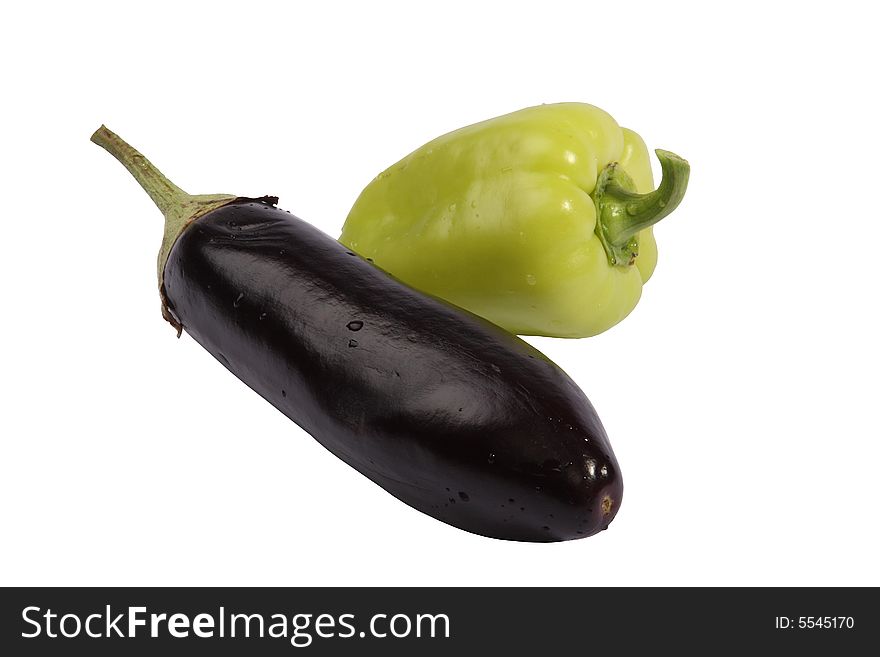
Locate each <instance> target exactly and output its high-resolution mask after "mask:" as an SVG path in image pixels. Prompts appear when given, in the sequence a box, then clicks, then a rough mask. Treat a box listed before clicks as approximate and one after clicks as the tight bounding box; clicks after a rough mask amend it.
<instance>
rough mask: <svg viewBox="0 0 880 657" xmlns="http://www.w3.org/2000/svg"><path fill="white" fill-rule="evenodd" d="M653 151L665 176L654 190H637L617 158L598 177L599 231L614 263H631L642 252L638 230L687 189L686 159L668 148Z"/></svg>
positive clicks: (665, 212) (665, 211) (674, 205)
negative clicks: (616, 160) (638, 191)
mask: <svg viewBox="0 0 880 657" xmlns="http://www.w3.org/2000/svg"><path fill="white" fill-rule="evenodd" d="M654 152H655V153H656V154H657V159H658V160H660V168H661V170H662V172H663V178H662V179H661V181H660V185H659V186H658V187H657V189H655V190H654V191H653V192H648V193H647V194H639V193H637V192H635V191H634V185H633V182H632V179H631V178H630V177H629V176H628V175H627V174H626V172H625V171H624V170H623V169H622V168H621V167H620V166H618V164H617V163H616V162H614V163H611V164H609V165H608V166H607V167H605V168H604V169H603V170H602V172H601V173H600V174H599V180H598V181H596V190H595V191H594V192H593V201H594V203H595V204H596V234H597V235H598V236H599V239H600V241H601V242H602V245H603V246H604V247H605V252H606V253H607V254H608V261H609V262H610V263H611V264H612V265H621V266H629V265H632V264H633V263H634V262H635V260H636V257H637V256H638V254H639V243H638V238H637V235H638V233H639V232H640V231H643V230H645V229H646V228H649V227H650V226H653V225H654V224H656V223H657V222H658V221H660V220H661V219H663V217H665V216H666V215H668V214H669V213H670V212H672V211H673V210H675V208H677V207H678V204H679V203H681V200H682V199H683V198H684V193H685V191H686V190H687V184H688V177H689V176H690V170H691V167H690V164H688V162H687V160H685V159H684V158H681V157H679V156H678V155H676V154H675V153H670V152H669V151H664V150H659V149H658V150H656V151H654Z"/></svg>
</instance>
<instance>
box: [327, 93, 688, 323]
mask: <svg viewBox="0 0 880 657" xmlns="http://www.w3.org/2000/svg"><path fill="white" fill-rule="evenodd" d="M656 153H657V157H658V159H659V160H660V164H661V167H662V172H663V179H662V182H661V183H660V185H659V187H658V188H657V189H656V190H655V189H654V184H653V180H652V176H651V165H650V161H649V156H648V151H647V148H646V147H645V143H644V142H643V141H642V139H641V137H639V136H638V135H637V134H636V133H635V132H632V131H631V130H627V129H626V128H621V127H620V126H618V125H617V123H616V122H615V121H614V119H613V118H611V116H609V115H608V114H607V113H605V112H603V111H602V110H600V109H599V108H597V107H593V106H591V105H586V104H582V103H561V104H555V105H541V106H539V107H530V108H527V109H524V110H520V111H518V112H514V113H512V114H507V115H505V116H501V117H498V118H495V119H490V120H488V121H484V122H482V123H477V124H475V125H472V126H468V127H465V128H462V129H460V130H456V131H455V132H451V133H449V134H447V135H444V136H442V137H439V138H437V139H435V140H434V141H432V142H429V143H428V144H425V145H424V146H422V147H421V148H419V149H418V150H416V151H414V152H413V153H410V154H409V155H407V156H406V157H405V158H403V159H402V160H401V161H400V162H398V163H397V164H395V165H393V166H391V167H390V168H388V169H386V170H385V171H383V172H382V173H380V174H379V175H378V176H377V177H376V179H375V180H373V181H372V182H371V183H370V184H369V185H368V186H367V187H366V189H364V191H363V192H362V193H361V195H360V197H359V198H358V199H357V201H356V202H355V204H354V207H352V209H351V212H350V213H349V215H348V218H347V219H346V222H345V225H344V227H343V229H342V235H341V237H340V238H339V239H340V241H341V242H342V243H343V244H345V245H346V246H348V247H349V248H351V249H352V250H354V251H356V252H357V253H359V254H360V255H362V256H364V257H367V258H371V259H372V260H373V261H374V262H375V263H376V265H378V266H379V267H381V268H383V269H385V270H386V271H388V272H389V273H391V274H393V275H394V276H396V277H398V278H399V279H401V280H403V281H404V282H406V283H408V284H410V285H412V286H413V287H415V288H417V289H420V290H422V291H424V292H427V293H430V294H433V295H436V296H439V297H441V298H443V299H446V300H448V301H450V302H452V303H454V304H456V305H458V306H461V307H463V308H466V309H467V310H470V311H471V312H474V313H476V314H478V315H481V316H483V317H485V318H487V319H489V320H490V321H492V322H494V323H496V324H498V325H500V326H502V327H504V328H505V329H507V330H508V331H510V332H512V333H516V334H521V335H547V336H556V337H570V338H575V337H586V336H591V335H596V334H597V333H601V332H602V331H605V330H606V329H609V328H611V327H612V326H614V325H615V324H617V323H618V322H620V321H621V320H622V319H623V318H624V317H626V316H627V315H628V314H629V313H630V311H632V309H633V308H634V307H635V305H636V303H638V300H639V297H640V296H641V290H642V285H643V283H645V282H646V281H647V280H648V279H649V278H650V277H651V274H652V273H653V271H654V267H655V265H656V263H657V246H656V243H655V241H654V236H653V234H652V230H651V226H652V225H653V224H654V223H656V222H657V221H659V220H660V219H662V218H663V217H665V216H666V215H667V214H669V213H670V212H672V210H674V209H675V207H676V206H677V205H678V204H679V202H680V201H681V199H682V197H683V196H684V192H685V189H686V187H687V181H688V174H689V172H690V168H689V165H688V163H687V162H686V161H685V160H683V159H682V158H680V157H678V156H677V155H674V154H672V153H669V152H667V151H660V150H658V151H656Z"/></svg>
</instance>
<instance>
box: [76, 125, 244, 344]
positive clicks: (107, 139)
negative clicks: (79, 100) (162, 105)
mask: <svg viewBox="0 0 880 657" xmlns="http://www.w3.org/2000/svg"><path fill="white" fill-rule="evenodd" d="M92 141H93V142H94V143H96V144H97V145H98V146H100V147H101V148H103V149H104V150H105V151H107V152H108V153H110V155H112V156H113V157H115V158H116V159H117V160H119V162H121V163H122V166H124V167H125V168H126V169H128V172H129V173H130V174H131V175H132V176H134V179H135V180H137V182H138V184H139V185H140V186H141V187H142V188H143V189H144V191H145V192H146V193H147V194H149V196H150V198H151V199H152V200H153V203H155V204H156V207H158V208H159V210H161V211H162V214H163V215H165V231H164V235H163V237H162V246H161V248H160V249H159V260H158V263H157V264H158V267H157V274H158V278H159V295H160V297H161V299H162V316H163V317H164V318H165V319H166V320H168V322H169V323H170V324H171V325H172V326H173V327H174V328H175V329H177V334H178V336H179V335H180V331H181V328H182V327H181V325H180V323H179V322H178V321H177V320H176V319H175V318H174V316H173V314H172V313H171V310H170V309H169V307H168V302H167V299H166V297H165V263H166V262H168V255H169V254H170V253H171V248H172V247H173V246H174V244H175V243H176V242H177V238H178V237H180V235H181V233H183V231H184V230H186V227H187V226H189V225H190V224H191V223H192V222H194V221H195V220H196V219H198V218H199V217H202V216H204V215H206V214H208V213H209V212H211V211H212V210H216V209H217V208H220V207H223V206H224V205H228V204H229V203H231V202H232V201H234V200H236V199H237V198H238V197H237V196H232V195H230V194H203V195H198V196H193V195H191V194H187V193H186V192H185V191H183V190H182V189H181V188H180V187H178V186H177V185H175V184H174V183H173V182H171V181H170V180H168V178H166V177H165V176H164V175H163V174H162V172H161V171H159V169H157V168H156V166H155V165H154V164H153V163H152V162H150V161H149V160H148V159H147V158H145V157H144V156H143V155H142V154H141V153H140V152H139V151H138V150H137V149H135V148H134V147H132V146H131V145H130V144H128V143H126V142H125V140H123V139H122V138H121V137H120V136H119V135H117V134H116V133H114V132H112V131H110V130H108V129H107V126H104V125H102V126H101V127H100V128H98V129H97V130H96V131H95V133H94V134H93V135H92Z"/></svg>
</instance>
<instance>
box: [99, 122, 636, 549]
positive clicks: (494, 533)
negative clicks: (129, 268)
mask: <svg viewBox="0 0 880 657" xmlns="http://www.w3.org/2000/svg"><path fill="white" fill-rule="evenodd" d="M92 141H94V142H95V143H96V144H98V145H100V146H102V147H103V148H105V149H106V150H107V151H109V152H110V153H111V154H112V155H114V156H115V157H116V158H117V159H118V160H119V161H120V162H122V164H123V165H125V166H126V168H127V169H128V170H129V171H130V172H131V173H132V174H133V175H134V177H135V178H136V179H137V181H138V182H139V183H140V184H141V186H142V187H143V188H144V189H145V190H146V191H147V193H148V194H149V195H150V196H151V198H152V199H153V201H154V202H155V203H156V204H157V205H158V206H159V209H160V210H162V212H163V213H164V215H165V219H166V223H165V238H164V241H163V244H162V249H161V251H160V255H159V290H160V295H161V299H162V309H163V315H164V316H165V318H166V319H167V320H168V321H170V322H171V323H172V324H173V325H174V326H175V327H176V328H177V329H178V335H179V334H180V330H181V329H183V330H185V331H186V332H187V333H189V334H190V335H191V336H192V337H193V338H194V339H195V340H196V341H197V342H198V343H199V344H201V345H202V346H203V347H204V348H205V349H207V350H208V351H209V352H210V353H211V354H212V355H213V356H214V357H215V358H216V359H217V360H219V361H220V362H221V363H222V364H223V365H224V366H225V367H226V368H227V369H228V370H230V371H231V372H232V373H233V374H235V375H236V376H237V377H238V378H239V379H241V380H242V381H243V382H244V383H246V384H247V385H248V386H250V387H251V388H252V389H253V390H255V391H256V392H257V393H259V394H260V395H261V396H263V397H264V398H265V399H267V400H268V401H269V402H270V403H271V404H273V405H274V406H275V407H276V408H278V409H279V410H280V411H281V412H282V413H284V414H285V415H287V417H289V418H290V419H291V420H293V421H294V422H296V423H297V424H298V425H299V426H300V427H302V428H303V429H304V430H305V431H307V432H308V433H310V434H311V435H312V436H314V437H315V438H316V439H317V440H318V441H319V442H320V443H321V444H322V445H324V447H326V448H327V449H328V450H330V451H331V452H332V453H333V454H335V455H336V456H338V457H339V458H340V459H342V460H343V461H345V462H346V463H348V464H349V465H351V466H352V467H353V468H355V469H356V470H358V471H359V472H361V473H362V474H364V475H365V476H367V477H369V478H370V479H371V480H373V481H374V482H376V483H377V484H379V485H380V486H382V488H384V489H385V490H387V491H388V492H390V493H391V494H392V495H394V496H395V497H397V498H398V499H400V500H402V501H403V502H405V503H406V504H409V505H410V506H412V507H414V508H416V509H418V510H419V511H422V512H424V513H427V514H428V515H431V516H433V517H435V518H437V519H439V520H442V521H443V522H446V523H449V524H450V525H454V526H455V527H460V528H462V529H465V530H467V531H470V532H474V533H477V534H482V535H484V536H491V537H494V538H502V539H510V540H519V541H542V542H543V541H559V540H567V539H574V538H582V537H585V536H589V535H591V534H595V533H596V532H598V531H600V530H602V529H605V528H606V527H607V526H608V523H610V522H611V520H612V519H613V518H614V516H615V514H616V513H617V510H618V509H619V507H620V501H621V495H622V493H623V483H622V480H621V476H620V469H619V467H618V465H617V460H616V459H615V457H614V454H613V452H612V451H611V446H610V445H609V442H608V438H607V436H606V434H605V430H604V429H603V427H602V423H601V422H600V421H599V418H598V416H597V415H596V412H595V411H594V410H593V407H592V405H591V404H590V402H589V400H588V399H587V398H586V396H585V395H584V393H583V392H582V391H581V390H580V389H579V388H578V386H577V385H575V383H574V382H573V381H572V380H571V379H570V378H569V377H568V376H567V375H566V374H565V373H564V372H563V371H562V370H561V369H560V368H559V367H558V366H557V365H555V364H554V363H553V362H552V361H550V360H549V359H548V358H547V357H546V356H544V355H543V354H541V353H540V352H539V351H537V350H536V349H534V348H533V347H531V346H530V345H528V344H527V343H526V342H524V341H522V340H520V339H519V338H517V337H516V336H513V335H510V334H508V333H507V332H505V331H504V330H503V329H501V328H499V327H497V326H495V325H494V324H491V323H489V322H488V321H486V320H484V319H481V318H480V317H477V316H476V315H473V314H471V313H469V312H467V311H465V310H462V309H460V308H457V307H455V306H452V305H450V304H448V303H446V302H444V301H442V300H440V299H437V298H434V297H431V296H427V295H425V294H423V293H421V292H418V291H416V290H414V289H412V288H410V287H408V286H407V285H405V284H403V283H401V282H400V281H398V280H396V279H395V278H393V277H392V276H390V275H389V274H387V273H386V272H384V271H382V270H381V269H379V268H378V267H376V266H375V265H373V264H372V263H371V262H368V261H367V260H364V259H362V258H361V257H360V256H358V255H356V254H354V253H352V252H351V251H348V250H347V249H346V248H345V247H344V246H343V245H342V244H340V243H339V242H337V241H336V240H334V239H333V238H331V237H329V236H328V235H326V234H324V233H322V232H321V231H319V230H318V229H317V228H315V227H313V226H311V225H310V224H308V223H306V222H304V221H302V220H300V219H297V218H296V217H294V216H293V215H291V214H290V213H288V212H285V211H283V210H279V209H278V208H276V207H275V204H276V202H277V198H274V197H263V198H242V197H235V196H228V195H214V196H190V195H188V194H186V193H185V192H183V191H182V190H181V189H180V188H178V187H176V186H175V185H173V184H172V183H170V182H169V181H168V180H167V179H166V178H165V177H164V176H162V174H161V173H160V172H159V171H158V170H157V169H156V168H155V167H154V166H153V165H152V164H150V162H148V161H147V160H146V158H144V157H143V156H142V155H141V154H140V153H138V152H137V151H136V150H134V149H133V148H132V147H131V146H129V145H128V144H126V143H125V142H124V141H122V140H121V139H120V138H119V137H118V136H116V135H115V134H113V133H112V132H110V131H109V130H107V129H106V128H105V127H103V126H102V127H101V128H100V129H99V130H98V131H97V132H96V133H95V134H94V135H93V137H92ZM327 485H328V486H330V485H332V484H330V483H329V482H328V484H327Z"/></svg>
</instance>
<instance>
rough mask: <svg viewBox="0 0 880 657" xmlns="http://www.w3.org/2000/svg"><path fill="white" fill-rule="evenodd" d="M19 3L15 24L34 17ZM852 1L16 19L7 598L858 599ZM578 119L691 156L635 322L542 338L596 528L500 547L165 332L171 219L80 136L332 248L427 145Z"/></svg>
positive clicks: (873, 440) (858, 160)
mask: <svg viewBox="0 0 880 657" xmlns="http://www.w3.org/2000/svg"><path fill="white" fill-rule="evenodd" d="M23 7H26V8H23ZM866 7H870V3H855V2H853V3H849V2H835V3H833V4H832V3H823V4H816V3H790V4H788V3H781V2H780V3H770V2H766V1H764V2H760V3H749V2H738V3H735V4H733V5H731V6H730V7H729V8H727V9H722V8H720V7H719V6H716V5H715V3H693V4H684V3H675V2H663V3H637V2H632V1H630V2H626V3H624V2H618V3H609V2H601V3H599V2H596V3H590V2H572V3H560V2H550V1H546V0H545V1H543V2H528V3H521V4H520V3H510V2H508V3H504V4H495V3H492V4H490V3H475V2H467V3H458V2H444V3H442V5H441V4H439V3H437V4H433V5H423V4H422V3H408V4H404V3H400V4H392V3H387V2H377V1H373V2H366V3H354V2H352V3H349V4H343V3H336V2H323V3H308V4H306V3H281V2H278V3H269V2H255V1H250V2H246V3H241V2H239V3H234V4H225V3H218V2H211V3H194V2H193V3H181V2H174V3H163V2H155V1H154V2H148V3H139V4H132V3H107V4H105V5H100V4H97V3H93V2H76V3H57V4H51V3H40V2H31V3H7V4H6V5H4V9H3V10H2V12H3V16H2V19H0V32H2V35H0V36H2V38H0V55H2V61H3V73H2V77H3V87H2V88H3V91H2V94H3V97H4V99H3V101H2V105H0V113H2V122H0V131H2V146H0V147H2V154H0V167H2V171H0V175H2V178H0V179H2V181H3V183H2V185H3V200H2V222H3V240H2V245H3V255H2V258H0V268H2V272H0V273H2V280H3V287H2V304H0V308H2V313H3V317H2V326H3V339H2V342H0V344H2V347H0V348H2V363H0V365H2V371H3V377H2V386H3V390H2V399H3V407H2V417H0V422H2V454H0V527H2V541H0V582H2V584H6V585H9V584H29V585H36V584H42V585H48V584H94V585H98V584H116V585H159V584H180V585H245V584H247V585H343V584H388V585H397V584H400V585H432V584H433V585H462V584H468V585H570V584H577V585H659V584H673V585H677V584H682V585H684V584H695V585H709V584H713V585H714V584H726V585H745V584H756V585H786V584H787V585H807V584H819V585H861V584H873V585H878V584H880V567H878V559H877V555H878V554H880V539H878V516H880V514H878V507H880V504H878V503H880V484H878V468H880V440H878V439H880V431H878V428H880V422H878V412H877V408H878V381H877V376H878V366H880V358H878V346H877V336H878V328H880V326H878V310H877V296H878V295H877V291H876V290H877V288H876V278H877V275H878V267H877V253H876V252H877V245H878V238H880V216H878V214H880V211H878V207H880V206H878V202H877V193H878V152H880V151H878V148H880V139H878V128H877V122H878V116H880V106H878V101H877V99H876V97H875V95H874V93H875V91H876V85H877V62H878V61H880V52H878V50H880V49H878V46H877V34H876V29H877V27H876V26H877V21H876V18H875V17H873V16H869V13H868V12H869V10H868V9H866ZM557 101H584V102H590V103H593V104H595V105H598V106H600V107H602V108H604V109H606V110H607V111H609V112H610V113H611V114H612V115H613V116H614V117H615V118H616V119H617V120H618V122H619V123H621V124H622V125H625V126H628V127H631V128H633V129H635V130H637V131H638V132H639V133H640V134H641V135H642V136H643V137H644V138H645V140H646V141H647V142H648V145H649V147H650V148H656V147H662V148H667V149H670V150H674V151H675V152H678V153H680V154H682V155H683V156H685V157H687V158H688V159H689V160H690V162H691V164H692V167H693V173H692V178H691V185H690V190H689V191H688V194H687V197H686V199H685V201H684V203H683V204H682V206H681V207H680V208H679V210H678V211H677V212H675V214H673V215H672V216H671V217H669V218H668V219H666V220H664V221H663V223H662V224H661V225H659V226H658V228H657V230H656V235H657V240H658V243H659V249H660V261H659V265H658V268H657V272H656V275H655V277H654V278H653V279H652V280H651V282H650V283H649V284H648V285H647V286H646V288H645V293H644V295H643V300H642V302H641V304H640V305H639V306H638V308H637V309H636V311H635V312H634V313H633V314H632V315H631V316H630V317H629V318H628V319H627V320H626V321H625V322H623V323H622V324H621V325H619V326H617V327H616V328H614V329H613V330H611V331H609V332H608V333H605V334H603V335H601V336H599V337H596V338H591V339H585V340H578V341H564V340H553V339H531V341H532V342H533V344H536V345H537V346H538V347H539V348H540V349H542V350H543V351H545V353H547V354H548V355H549V356H550V357H551V358H553V359H554V360H555V361H556V362H558V363H559V364H560V365H561V366H562V367H563V368H565V369H566V370H567V371H568V372H569V373H570V374H571V376H572V377H573V378H574V379H575V380H576V381H577V382H578V383H579V384H580V385H581V386H582V387H583V389H584V390H585V391H586V393H587V395H588V396H589V397H590V398H591V399H592V401H593V403H594V404H595V406H596V407H597V409H598V411H599V413H600V415H601V417H602V419H603V421H604V423H605V426H606V428H607V430H608V433H609V435H610V437H611V440H612V443H613V445H614V447H615V451H616V453H617V456H618V459H619V460H620V462H621V464H622V468H623V473H624V477H625V481H626V495H625V499H624V503H623V506H622V509H621V512H620V514H619V515H618V516H617V519H616V520H615V522H614V523H613V524H612V525H611V530H610V531H607V532H603V533H601V534H600V535H598V536H595V537H592V538H589V539H586V540H581V541H572V542H568V543H561V544H517V543H509V542H503V541H497V540H491V539H487V538H482V537H479V536H475V535H470V534H467V533H465V532H462V531H460V530H457V529H454V528H452V527H449V526H446V525H444V524H441V523H439V522H437V521H435V520H433V519H431V518H429V517H427V516H424V515H422V514H420V513H418V512H416V511H414V510H412V509H410V508H409V507H407V506H405V505H403V504H401V503H400V502H398V501H397V500H395V499H393V498H392V497H391V496H390V495H388V494H387V493H385V492H384V491H382V490H381V489H380V488H379V487H377V486H376V485H374V484H373V483H371V482H370V481H368V480H367V479H365V478H363V477H361V476H360V475H358V474H357V473H355V472H354V471H353V470H351V469H350V468H349V467H348V466H346V465H344V464H343V463H342V462H340V461H338V460H336V459H335V458H334V457H332V456H331V455H330V454H329V453H328V452H326V451H325V450H324V449H323V448H321V447H320V446H319V445H318V444H317V443H316V442H315V441H314V440H313V439H312V438H310V437H309V436H308V435H306V434H305V433H303V432H302V431H300V430H299V429H298V428H296V427H295V426H294V425H293V423H291V422H290V421H289V420H287V419H286V418H285V417H283V416H282V415H281V414H280V413H278V412H277V411H276V410H274V409H273V408H272V407H271V406H269V404H267V403H266V402H264V401H263V400H262V399H260V398H259V397H258V396H257V395H256V394H254V393H253V392H251V391H250V390H249V389H248V388H247V387H245V386H244V385H243V384H241V383H240V382H238V381H237V380H236V379H235V378H234V377H233V376H232V375H230V374H229V373H228V372H226V370H224V369H223V367H221V366H220V364H219V363H217V362H215V361H214V360H213V359H212V358H211V357H210V356H209V355H208V354H207V353H206V352H204V351H203V350H202V349H201V348H200V347H199V346H198V345H197V344H196V343H195V342H194V341H193V340H191V339H190V338H188V337H186V336H184V337H183V338H182V339H181V340H180V341H178V340H176V339H175V337H174V332H173V331H172V329H171V328H170V327H169V326H168V325H167V324H166V323H165V322H163V321H162V319H161V317H160V316H159V300H158V297H157V294H156V289H155V285H156V282H155V258H156V252H157V247H158V244H159V239H160V235H161V216H160V215H159V213H158V212H157V211H156V210H155V208H154V207H153V206H152V204H151V203H150V201H149V199H148V198H147V197H146V195H144V194H143V193H142V192H141V191H140V190H139V188H138V187H137V186H136V184H135V183H134V181H133V180H132V179H131V178H130V177H129V176H128V174H127V173H126V172H125V171H124V170H123V169H122V168H121V167H120V166H119V164H117V163H116V162H115V161H114V160H113V159H112V158H111V157H109V156H108V155H107V154H106V153H105V152H103V151H102V150H101V149H99V148H97V147H96V146H94V145H93V144H91V143H89V136H90V135H91V133H92V131H93V130H94V129H95V128H96V127H97V126H98V125H99V124H100V123H102V122H105V123H106V124H107V125H108V126H109V127H110V128H111V129H113V130H115V131H117V132H118V133H120V134H121V135H122V136H123V137H125V138H126V139H128V140H129V141H131V142H132V143H133V144H134V145H136V146H138V147H139V148H141V150H143V151H144V152H145V153H146V154H147V155H148V156H149V157H150V158H151V159H152V160H153V161H154V162H156V163H157V164H158V165H159V166H160V167H161V168H162V169H163V170H164V171H165V172H166V173H167V174H168V175H169V176H170V177H171V178H172V179H174V180H175V181H176V182H177V183H178V184H180V185H181V186H182V187H184V188H185V189H187V190H188V191H191V192H194V193H212V192H227V193H235V194H241V195H262V194H277V195H279V196H280V197H281V207H283V208H286V209H289V210H292V211H293V212H294V213H296V214H298V215H299V216H301V217H303V218H305V219H307V220H309V221H311V222H313V223H315V224H316V225H318V226H320V227H321V228H322V229H324V230H325V231H327V232H328V233H330V234H331V235H334V236H336V235H338V232H339V229H340V228H341V226H342V222H343V220H344V218H345V216H346V213H347V211H348V209H349V207H350V205H351V203H352V202H353V200H354V198H355V197H356V195H357V194H358V192H359V191H360V190H361V188H362V187H363V186H364V185H365V184H366V183H367V182H368V181H369V180H370V179H371V178H372V177H373V176H374V175H375V174H376V173H378V172H379V171H380V170H381V169H383V168H384V167H385V166H387V165H389V164H391V163H392V162H394V161H396V160H397V159H399V158H400V157H401V156H403V155H404V154H406V153H407V152H409V151H410V150H412V149H413V148H415V147H417V146H419V145H420V144H422V143H423V142H425V141H427V140H428V139H430V138H432V137H434V136H437V135H439V134H441V133H444V132H446V131H449V130H452V129H454V128H457V127H460V126H462V125H465V124H468V123H472V122H475V121H478V120H482V119H485V118H489V117H492V116H495V115H498V114H503V113H506V112H509V111H512V110H516V109H519V108H521V107H525V106H529V105H535V104H539V103H543V102H557Z"/></svg>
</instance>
